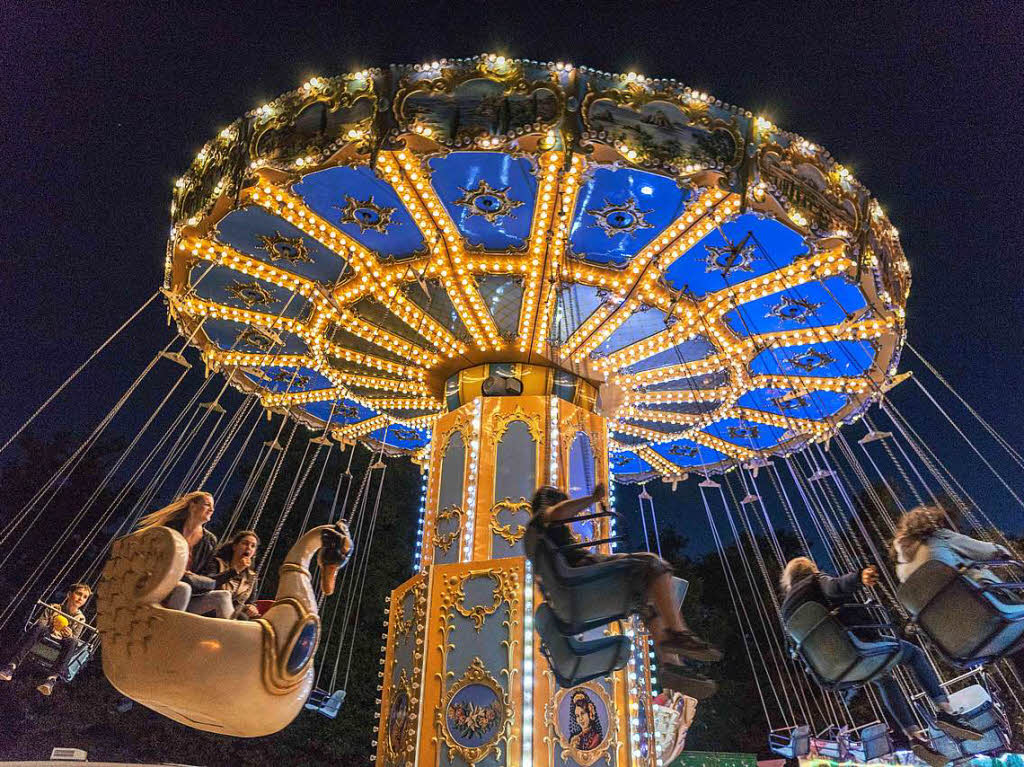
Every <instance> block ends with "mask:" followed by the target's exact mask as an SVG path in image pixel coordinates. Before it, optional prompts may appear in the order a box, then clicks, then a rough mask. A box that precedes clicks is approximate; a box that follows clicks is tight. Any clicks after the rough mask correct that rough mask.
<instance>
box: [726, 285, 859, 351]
mask: <svg viewBox="0 0 1024 767" xmlns="http://www.w3.org/2000/svg"><path fill="white" fill-rule="evenodd" d="M865 306H867V301H866V300H865V299H864V294H863V293H861V292H860V288H859V287H858V286H857V285H856V284H853V283H851V282H850V281H849V280H847V279H846V277H845V276H843V275H837V276H834V277H829V278H828V279H826V280H823V281H822V280H815V281H813V282H808V283H805V284H803V285H797V286H795V287H792V288H787V289H786V290H782V291H779V292H778V293H773V294H772V295H770V296H765V297H764V298H758V299H755V300H753V301H749V302H747V303H745V304H743V305H742V306H741V307H740V310H741V311H742V316H741V315H740V314H738V313H737V310H736V309H730V310H729V311H728V312H727V313H726V315H725V321H726V323H727V324H728V325H729V327H730V328H732V330H733V332H735V333H736V334H737V335H739V336H742V337H746V336H748V335H758V334H761V333H776V332H779V331H784V330H800V329H803V328H813V327H820V326H824V325H838V324H839V323H840V322H842V321H843V320H845V319H846V318H847V315H852V314H855V313H856V312H859V311H860V310H861V309H863V308H864V307H865Z"/></svg>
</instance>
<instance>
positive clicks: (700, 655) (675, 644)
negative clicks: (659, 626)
mask: <svg viewBox="0 0 1024 767" xmlns="http://www.w3.org/2000/svg"><path fill="white" fill-rule="evenodd" d="M661 650H662V652H668V653H672V654H674V655H681V656H683V657H685V658H691V659H693V660H703V661H719V660H722V651H721V650H719V649H718V648H717V647H715V646H714V645H713V644H711V643H710V642H708V641H705V640H704V639H701V638H700V637H699V636H697V635H696V634H694V633H693V632H692V631H690V630H685V631H669V632H668V634H667V636H666V637H665V639H664V640H663V641H662V642H661Z"/></svg>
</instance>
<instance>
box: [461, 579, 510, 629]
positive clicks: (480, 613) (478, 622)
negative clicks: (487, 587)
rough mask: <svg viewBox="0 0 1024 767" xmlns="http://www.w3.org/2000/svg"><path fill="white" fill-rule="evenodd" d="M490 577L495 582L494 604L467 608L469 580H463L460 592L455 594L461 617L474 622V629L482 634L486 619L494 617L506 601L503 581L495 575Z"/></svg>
mask: <svg viewBox="0 0 1024 767" xmlns="http://www.w3.org/2000/svg"><path fill="white" fill-rule="evenodd" d="M487 575H488V576H490V578H491V579H492V580H493V581H494V604H492V605H490V606H488V605H475V606H473V607H472V608H471V609H467V608H466V581H467V580H468V578H463V579H462V580H461V582H460V583H459V588H458V591H456V593H455V609H456V610H457V611H458V613H459V615H461V616H462V617H463V618H469V619H470V620H472V621H473V628H475V629H476V630H477V633H479V632H480V629H482V628H483V627H484V619H485V618H486V617H487V616H488V615H494V613H496V612H497V611H498V608H499V607H501V603H502V602H504V601H505V598H504V596H503V595H502V593H501V579H500V578H499V577H498V576H497V575H495V574H494V573H487Z"/></svg>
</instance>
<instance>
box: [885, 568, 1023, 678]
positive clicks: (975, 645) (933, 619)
mask: <svg viewBox="0 0 1024 767" xmlns="http://www.w3.org/2000/svg"><path fill="white" fill-rule="evenodd" d="M993 564H1016V565H1018V566H1019V565H1020V563H1019V562H1015V561H1011V560H1000V561H999V562H974V563H972V564H970V565H968V566H966V567H963V568H960V569H957V568H955V567H952V566H951V565H949V564H946V563H945V562H941V561H939V560H937V559H931V560H928V561H927V562H925V563H924V564H923V565H921V566H920V567H919V568H918V569H917V570H915V571H914V572H913V573H911V575H910V577H909V578H907V580H906V582H904V583H903V584H901V585H900V587H899V590H898V591H897V592H896V596H897V598H898V599H899V601H900V603H901V604H902V605H903V606H904V607H905V608H907V611H908V612H909V613H910V616H911V618H913V620H914V622H915V623H916V625H917V626H918V627H919V628H920V629H921V631H923V632H924V633H925V635H926V636H927V637H928V638H929V639H930V640H931V641H932V643H933V644H934V645H935V647H936V648H937V649H938V650H939V652H941V653H942V655H943V656H945V657H946V659H947V660H948V661H949V662H950V663H951V664H953V665H954V666H957V667H958V668H969V667H971V666H977V665H982V664H985V663H991V662H992V661H995V660H998V659H999V658H1002V657H1005V656H1006V655H1010V654H1012V653H1014V652H1016V651H1017V650H1019V649H1021V647H1022V646H1024V604H1018V603H1014V602H1013V601H1010V600H1012V599H1013V596H1015V595H1016V594H1020V595H1021V596H1022V597H1024V583H1003V582H996V583H991V584H984V583H979V582H978V581H976V580H974V579H973V578H971V577H970V576H969V572H970V571H971V570H972V569H974V568H977V567H990V566H992V565H993ZM1007 597H1009V599H1007Z"/></svg>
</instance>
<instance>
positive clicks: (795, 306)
mask: <svg viewBox="0 0 1024 767" xmlns="http://www.w3.org/2000/svg"><path fill="white" fill-rule="evenodd" d="M824 305H825V304H824V303H815V302H813V301H808V300H807V299H805V298H792V297H790V296H783V297H782V300H781V301H779V302H778V303H777V304H775V305H774V306H772V307H771V308H770V309H769V310H768V313H767V314H765V315H764V316H765V318H766V319H767V318H769V317H777V318H778V319H780V320H790V321H792V322H799V323H800V324H801V325H804V324H806V323H807V320H808V318H809V316H810V315H812V314H814V313H815V312H817V311H818V309H820V308H821V307H822V306H824Z"/></svg>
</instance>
